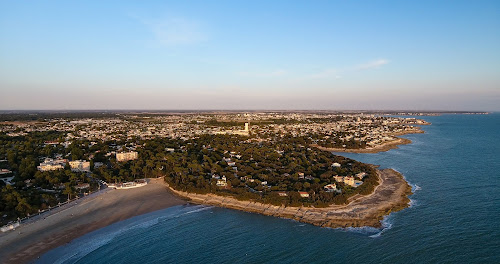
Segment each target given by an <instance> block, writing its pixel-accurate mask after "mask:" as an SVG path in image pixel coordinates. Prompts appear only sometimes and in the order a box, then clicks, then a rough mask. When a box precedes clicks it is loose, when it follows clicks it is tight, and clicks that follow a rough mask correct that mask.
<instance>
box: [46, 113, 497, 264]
mask: <svg viewBox="0 0 500 264" xmlns="http://www.w3.org/2000/svg"><path fill="white" fill-rule="evenodd" d="M424 119H425V120H427V121H429V122H432V125H431V126H424V127H423V129H424V130H425V131H426V133H425V134H416V135H408V136H406V137H407V138H409V139H411V140H412V141H413V144H411V145H405V146H401V147H400V148H399V149H396V150H391V151H389V152H385V153H378V154H343V155H344V156H348V157H350V158H354V159H356V160H359V161H362V162H367V163H372V164H378V165H381V167H382V168H394V169H396V170H398V171H399V172H401V173H403V175H404V176H405V177H406V179H407V180H408V181H409V182H410V183H411V184H412V186H413V189H414V193H415V194H414V195H412V196H411V197H410V198H411V200H412V205H411V207H410V208H407V209H405V210H403V211H400V212H397V213H394V214H391V215H390V216H389V217H387V218H386V219H385V220H384V226H385V227H384V228H383V229H380V230H379V229H374V228H355V229H351V228H349V229H328V228H319V227H315V226H312V225H308V224H302V223H299V222H295V221H292V220H287V219H279V218H273V217H267V216H261V215H257V214H250V213H245V212H239V211H233V210H229V209H222V208H216V207H206V206H199V205H190V206H177V207H172V208H168V209H165V210H161V211H157V212H153V213H150V214H146V215H142V216H138V217H134V218H131V219H128V220H126V221H122V222H119V223H116V224H114V225H111V226H108V227H105V228H103V229H100V230H97V231H95V232H92V233H89V234H87V235H85V236H83V237H81V238H78V239H76V240H74V241H73V242H71V243H70V244H68V245H66V246H63V247H59V248H56V249H54V250H52V251H50V252H48V253H47V254H45V255H44V256H42V258H41V259H40V260H39V263H299V262H302V263H334V262H335V263H338V262H347V263H500V114H499V113H496V114H490V115H443V116H437V117H424Z"/></svg>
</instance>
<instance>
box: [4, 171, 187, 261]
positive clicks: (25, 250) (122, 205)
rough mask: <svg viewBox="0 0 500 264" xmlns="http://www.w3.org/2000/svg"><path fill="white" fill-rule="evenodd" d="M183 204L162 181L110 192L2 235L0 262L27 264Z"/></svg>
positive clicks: (152, 180)
mask: <svg viewBox="0 0 500 264" xmlns="http://www.w3.org/2000/svg"><path fill="white" fill-rule="evenodd" d="M181 204H186V202H185V201H183V200H181V199H179V198H178V197H176V196H174V195H172V194H171V193H170V192H169V191H168V189H167V188H166V187H165V185H164V184H163V179H151V180H150V184H148V185H146V186H144V187H140V188H135V189H128V190H109V191H106V192H104V193H102V194H99V195H96V196H95V197H89V198H85V199H81V200H79V201H78V204H76V205H74V206H71V207H69V208H67V209H64V210H61V211H59V212H57V213H54V214H51V215H48V216H47V217H46V218H45V219H40V220H38V221H35V222H33V223H28V224H23V225H21V226H20V227H18V228H16V230H15V231H9V232H6V233H2V234H0V262H1V263H27V262H30V261H32V260H35V259H36V258H37V257H39V256H41V255H43V254H44V253H45V252H47V251H49V250H51V249H53V248H56V247H58V246H60V245H64V244H66V243H69V242H70V241H72V240H73V239H75V238H78V237H80V236H82V235H84V234H86V233H89V232H92V231H94V230H97V229H99V228H102V227H105V226H108V225H110V224H113V223H116V222H118V221H122V220H125V219H128V218H131V217H133V216H137V215H141V214H145V213H149V212H153V211H157V210H160V209H164V208H167V207H171V206H175V205H181Z"/></svg>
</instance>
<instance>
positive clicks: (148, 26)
mask: <svg viewBox="0 0 500 264" xmlns="http://www.w3.org/2000/svg"><path fill="white" fill-rule="evenodd" d="M0 109H1V110H49V109H51V110H71V109H74V110H86V109H89V110H95V109H106V110H108V109H136V110H142V109H144V110H148V109H149V110H188V109H193V110H211V109H222V110H223V109H227V110H282V109H286V110H415V111H418V110H449V111H500V1H481V0H477V1H458V0H457V1H291V0H288V1H279V0H276V1H219V0H215V1H50V0H48V1H24V0H16V1H6V0H0Z"/></svg>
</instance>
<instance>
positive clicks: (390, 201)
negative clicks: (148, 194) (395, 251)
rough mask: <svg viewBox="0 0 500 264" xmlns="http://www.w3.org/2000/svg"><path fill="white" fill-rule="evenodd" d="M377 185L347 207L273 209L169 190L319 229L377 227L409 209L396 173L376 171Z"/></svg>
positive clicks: (195, 199) (406, 189)
mask: <svg viewBox="0 0 500 264" xmlns="http://www.w3.org/2000/svg"><path fill="white" fill-rule="evenodd" d="M377 173H378V177H379V180H380V184H379V185H378V186H377V187H376V188H375V189H374V191H373V192H372V193H371V194H368V195H359V196H356V197H352V199H351V201H350V202H349V204H347V205H330V206H328V207H326V208H314V207H305V206H300V207H293V206H287V207H285V206H275V205H270V204H264V203H259V202H253V201H242V200H238V199H236V198H233V197H227V196H220V195H215V194H196V193H188V192H182V191H178V190H175V189H173V188H171V187H169V188H170V190H171V191H172V192H173V193H175V194H177V195H178V196H180V197H183V198H187V199H189V200H190V201H191V202H193V203H197V204H205V205H215V206H219V207H225V208H231V209H236V210H241V211H245V212H252V213H259V214H263V215H269V216H275V217H283V218H290V219H294V220H297V221H300V222H304V223H309V224H313V225H316V226H321V227H332V228H337V227H362V226H372V227H380V226H381V222H380V221H381V220H382V219H383V217H384V216H386V215H388V214H390V213H391V212H396V211H399V210H402V209H404V208H406V207H408V204H409V201H410V200H409V198H408V195H410V194H412V192H411V187H410V185H408V183H407V182H406V181H405V180H404V178H403V176H402V175H401V174H400V173H398V172H397V171H395V170H392V169H383V170H377Z"/></svg>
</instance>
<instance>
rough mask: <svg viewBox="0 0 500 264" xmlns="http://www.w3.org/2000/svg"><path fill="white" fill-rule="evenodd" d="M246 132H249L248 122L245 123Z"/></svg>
mask: <svg viewBox="0 0 500 264" xmlns="http://www.w3.org/2000/svg"><path fill="white" fill-rule="evenodd" d="M245 132H248V123H245Z"/></svg>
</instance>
